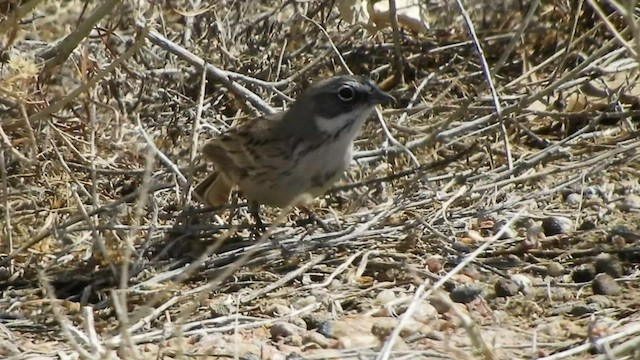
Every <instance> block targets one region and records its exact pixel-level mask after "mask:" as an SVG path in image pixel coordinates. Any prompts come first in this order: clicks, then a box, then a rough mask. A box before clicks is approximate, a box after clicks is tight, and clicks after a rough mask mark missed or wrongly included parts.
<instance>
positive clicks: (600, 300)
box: [586, 294, 616, 309]
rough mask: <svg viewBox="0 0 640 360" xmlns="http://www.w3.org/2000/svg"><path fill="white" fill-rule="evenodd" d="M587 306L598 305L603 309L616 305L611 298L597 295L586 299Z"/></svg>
mask: <svg viewBox="0 0 640 360" xmlns="http://www.w3.org/2000/svg"><path fill="white" fill-rule="evenodd" d="M586 301H587V304H596V305H598V306H599V307H600V308H601V309H607V308H612V307H614V306H615V305H616V304H615V302H614V301H613V300H611V298H609V297H606V296H605V295H600V294H595V295H591V296H589V297H587V298H586Z"/></svg>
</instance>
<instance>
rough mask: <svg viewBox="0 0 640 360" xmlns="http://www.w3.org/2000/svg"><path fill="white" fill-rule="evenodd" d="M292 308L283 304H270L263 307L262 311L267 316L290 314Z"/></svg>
mask: <svg viewBox="0 0 640 360" xmlns="http://www.w3.org/2000/svg"><path fill="white" fill-rule="evenodd" d="M292 311H293V310H292V309H291V308H290V307H288V306H287V305H284V304H272V305H270V306H268V307H267V308H266V309H264V313H265V314H266V315H269V316H274V317H280V316H284V315H289V314H291V312H292Z"/></svg>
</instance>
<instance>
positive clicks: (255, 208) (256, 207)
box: [248, 201, 267, 235]
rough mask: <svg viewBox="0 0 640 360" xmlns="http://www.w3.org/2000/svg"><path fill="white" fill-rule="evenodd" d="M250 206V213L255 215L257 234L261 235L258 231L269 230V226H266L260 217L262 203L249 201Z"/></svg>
mask: <svg viewBox="0 0 640 360" xmlns="http://www.w3.org/2000/svg"><path fill="white" fill-rule="evenodd" d="M248 207H249V213H250V214H251V216H252V217H253V221H255V222H256V225H255V227H254V230H256V233H255V234H256V235H259V234H258V233H257V232H265V231H267V228H266V227H265V226H264V223H263V222H262V218H261V217H260V204H258V203H257V202H255V201H249V204H248Z"/></svg>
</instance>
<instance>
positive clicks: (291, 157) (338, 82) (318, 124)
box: [194, 75, 395, 228]
mask: <svg viewBox="0 0 640 360" xmlns="http://www.w3.org/2000/svg"><path fill="white" fill-rule="evenodd" d="M390 102H395V99H394V98H393V97H392V96H390V95H388V94H387V93H385V92H384V91H382V90H381V89H380V88H379V87H378V86H377V85H376V84H375V83H374V82H373V81H371V80H369V79H368V78H366V77H363V76H355V75H339V76H333V77H331V78H328V79H325V80H322V81H319V82H316V83H314V84H312V85H311V86H310V87H308V88H307V89H305V90H304V91H303V92H302V93H301V94H300V95H299V97H298V98H297V99H296V100H295V101H294V102H293V104H292V105H291V107H290V108H289V109H288V110H287V111H282V112H278V113H274V114H269V115H264V116H261V117H256V118H252V119H249V120H247V121H245V122H243V123H241V124H239V125H237V126H235V127H232V128H230V129H229V130H227V131H226V132H224V133H222V134H220V135H218V136H216V137H214V138H213V139H211V140H210V141H208V142H207V143H206V144H205V145H204V147H203V148H202V154H203V155H204V157H205V158H206V159H207V160H209V161H210V162H212V163H213V164H214V166H215V169H216V171H215V172H213V173H212V174H210V175H209V176H208V177H207V178H206V179H204V180H203V181H202V182H200V183H199V184H198V185H197V186H196V187H195V189H194V191H195V193H196V194H197V195H198V196H200V198H201V199H203V200H204V202H205V203H206V205H208V206H214V207H217V206H221V205H224V204H226V203H227V202H228V200H229V195H230V193H231V191H232V190H233V188H234V187H236V186H237V187H238V189H239V190H240V193H241V194H242V196H243V197H245V198H246V199H247V200H248V201H249V205H250V206H249V207H250V210H251V212H252V214H253V215H254V217H255V220H256V223H257V224H258V225H259V226H260V227H262V228H264V226H263V225H262V221H261V220H260V217H259V215H257V212H258V209H259V205H260V204H262V205H269V206H276V207H285V206H288V205H291V206H298V207H301V208H303V210H305V211H307V209H306V207H305V206H306V204H308V203H309V202H310V201H311V200H312V199H313V198H315V197H318V196H321V195H324V193H325V192H326V191H327V190H328V189H329V188H330V187H331V185H332V184H333V183H335V182H336V181H337V180H338V179H339V178H340V177H341V176H342V175H343V173H344V172H345V170H347V168H348V167H349V165H350V163H351V161H352V148H353V141H354V140H355V139H356V137H357V136H358V133H359V132H360V129H361V128H362V125H363V124H364V122H365V120H367V118H368V117H369V115H371V113H372V112H373V110H374V107H375V106H376V105H378V104H387V103H390ZM307 213H309V212H308V211H307ZM310 215H311V214H310Z"/></svg>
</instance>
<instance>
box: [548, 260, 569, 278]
mask: <svg viewBox="0 0 640 360" xmlns="http://www.w3.org/2000/svg"><path fill="white" fill-rule="evenodd" d="M545 267H546V269H547V275H549V276H553V277H558V276H562V275H564V271H565V270H564V266H562V264H560V263H558V262H555V261H552V262H550V263H548V264H547V265H546V266H545Z"/></svg>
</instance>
